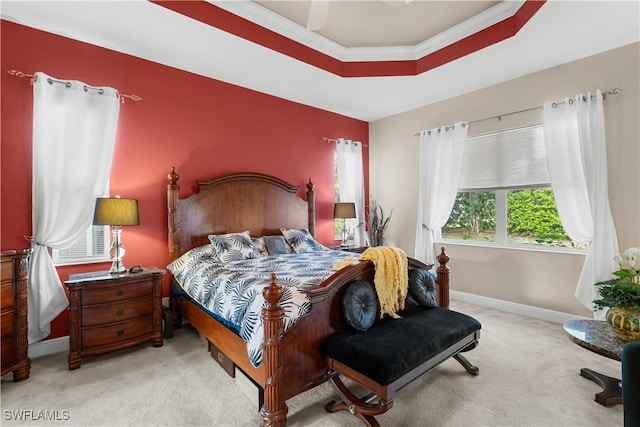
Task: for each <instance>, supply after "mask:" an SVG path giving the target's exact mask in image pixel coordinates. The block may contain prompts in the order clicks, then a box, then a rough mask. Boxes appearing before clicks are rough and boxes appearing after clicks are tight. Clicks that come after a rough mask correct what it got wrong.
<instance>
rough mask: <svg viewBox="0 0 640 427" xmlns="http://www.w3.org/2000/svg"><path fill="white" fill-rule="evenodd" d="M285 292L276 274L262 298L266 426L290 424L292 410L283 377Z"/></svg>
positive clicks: (263, 410) (277, 426)
mask: <svg viewBox="0 0 640 427" xmlns="http://www.w3.org/2000/svg"><path fill="white" fill-rule="evenodd" d="M283 292H284V290H283V289H282V287H280V286H278V285H277V284H276V275H275V274H274V273H272V274H271V284H270V285H269V286H268V287H266V288H264V290H263V291H262V295H263V296H264V299H265V300H266V301H267V308H265V309H263V310H262V318H263V320H264V351H263V358H264V359H263V361H262V363H264V364H265V385H264V404H263V405H262V408H261V409H260V415H262V425H263V426H270V427H271V426H273V427H279V426H284V425H286V423H287V412H288V411H289V409H288V408H287V405H286V403H285V401H284V383H283V376H282V363H283V362H284V359H283V355H282V345H281V341H280V339H281V338H282V333H283V318H284V309H283V308H282V307H280V306H279V305H278V301H280V298H281V297H282V294H283Z"/></svg>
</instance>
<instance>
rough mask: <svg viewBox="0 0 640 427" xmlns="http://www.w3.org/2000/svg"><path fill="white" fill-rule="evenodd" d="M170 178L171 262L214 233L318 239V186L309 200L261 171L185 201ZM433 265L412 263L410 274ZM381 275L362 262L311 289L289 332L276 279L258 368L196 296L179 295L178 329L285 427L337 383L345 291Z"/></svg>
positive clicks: (267, 290)
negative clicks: (332, 353)
mask: <svg viewBox="0 0 640 427" xmlns="http://www.w3.org/2000/svg"><path fill="white" fill-rule="evenodd" d="M167 180H168V184H167V215H168V250H169V262H173V261H175V260H177V259H178V258H180V257H181V256H182V255H183V254H185V253H186V252H188V251H190V250H192V249H194V248H197V247H199V246H202V245H206V244H207V243H208V236H209V235H212V234H213V235H220V234H225V233H235V232H241V231H248V232H249V234H250V236H252V237H259V236H275V235H280V234H281V228H286V229H301V230H304V229H306V230H308V231H309V233H310V234H311V235H312V236H313V235H315V188H314V187H315V186H314V184H313V182H312V181H311V180H309V181H308V183H307V184H306V194H304V195H306V200H304V199H303V198H302V197H300V196H299V195H298V190H299V187H297V186H295V185H290V184H288V183H286V182H284V181H282V180H280V179H278V178H275V177H273V176H268V175H264V174H258V173H236V174H227V175H223V176H219V177H216V178H212V179H208V180H203V181H196V184H197V187H196V188H195V190H196V192H195V193H194V194H192V195H190V196H188V197H186V198H183V199H180V185H179V184H178V180H179V175H178V173H177V172H176V170H175V168H172V170H171V172H170V173H169V174H168V176H167ZM303 193H304V192H303ZM356 256H357V254H356ZM448 261H449V258H448V256H447V255H446V254H445V252H444V248H443V249H442V252H441V254H440V256H439V264H440V265H439V266H438V267H437V269H436V274H437V280H436V282H437V287H438V303H439V305H440V306H441V307H448V305H449V269H448V267H447V265H446V264H447V262H448ZM431 267H432V266H428V265H425V264H423V263H422V262H420V261H417V260H415V259H412V258H408V268H409V269H410V270H411V269H416V268H425V269H428V268H431ZM374 273H375V271H374V267H373V264H372V263H371V262H369V261H360V262H355V263H353V264H352V265H349V266H347V267H345V268H342V269H341V270H339V271H336V272H335V273H333V274H331V275H329V276H328V277H327V278H326V279H324V280H323V281H322V282H321V283H320V284H318V285H317V286H314V287H313V288H309V289H305V290H304V291H303V292H304V294H305V295H306V298H307V299H308V301H309V307H308V312H307V313H306V314H304V315H303V316H301V317H298V318H297V319H296V320H295V322H294V323H293V324H292V325H290V326H289V327H287V328H285V327H284V323H285V320H284V318H285V313H284V309H282V307H280V306H279V305H278V302H279V300H280V298H281V296H282V294H283V292H284V289H283V286H281V285H280V284H278V276H277V275H276V274H272V275H271V277H270V280H269V282H270V283H269V284H268V286H266V287H264V290H263V292H262V295H263V297H264V300H265V301H266V302H265V304H264V308H263V309H262V310H261V316H262V323H263V335H264V336H263V347H262V354H261V359H260V363H259V364H258V365H257V366H255V365H254V363H252V358H251V357H250V355H249V352H248V351H247V342H246V341H245V340H244V339H243V338H241V336H240V334H239V333H238V331H236V330H234V329H233V328H230V327H229V326H228V325H225V323H224V322H222V321H220V319H218V318H217V317H215V316H212V315H211V314H210V313H209V311H208V310H206V309H205V308H203V306H201V305H200V304H198V303H197V302H195V301H193V300H192V299H191V298H188V297H186V296H183V295H173V296H172V298H171V309H172V311H173V313H174V315H175V321H176V324H179V323H180V321H179V319H181V318H184V319H185V320H186V321H188V322H189V323H190V324H191V325H192V326H193V327H194V328H195V329H196V330H198V332H199V333H200V334H202V335H203V336H204V337H205V338H206V339H207V340H208V341H209V343H210V344H211V345H213V346H215V348H216V349H217V350H218V351H219V352H221V353H222V354H224V356H225V357H226V359H228V360H229V361H230V362H231V363H232V364H233V366H234V367H235V368H237V369H240V370H241V371H242V372H243V373H244V374H245V375H246V376H248V377H249V378H251V379H252V380H253V381H254V382H255V384H257V385H258V386H259V387H260V389H261V391H262V393H263V404H262V407H261V409H260V414H261V416H262V420H263V425H285V424H286V417H287V406H286V400H288V399H290V398H291V397H293V396H296V395H298V394H300V393H302V392H304V391H306V390H309V389H311V388H313V387H315V386H317V385H318V384H321V383H323V382H324V381H327V380H328V379H329V377H328V374H327V367H326V363H325V360H324V358H323V357H322V355H321V354H320V352H319V347H320V345H321V344H322V343H323V342H324V341H325V340H326V338H327V337H328V336H331V335H333V334H335V333H337V332H340V331H343V330H344V329H345V328H347V325H346V323H345V320H344V319H343V316H342V312H341V308H340V298H341V296H342V293H343V292H344V290H345V288H346V287H347V285H348V284H350V283H351V282H353V281H355V280H366V281H372V280H373V277H374ZM253 362H255V359H254V360H253Z"/></svg>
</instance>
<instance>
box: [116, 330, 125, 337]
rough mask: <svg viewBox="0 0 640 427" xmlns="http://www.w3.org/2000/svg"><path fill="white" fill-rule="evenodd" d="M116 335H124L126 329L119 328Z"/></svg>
mask: <svg viewBox="0 0 640 427" xmlns="http://www.w3.org/2000/svg"><path fill="white" fill-rule="evenodd" d="M116 335H118V336H122V335H124V329H118V332H116Z"/></svg>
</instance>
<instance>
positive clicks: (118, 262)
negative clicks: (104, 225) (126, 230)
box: [109, 227, 127, 274]
mask: <svg viewBox="0 0 640 427" xmlns="http://www.w3.org/2000/svg"><path fill="white" fill-rule="evenodd" d="M111 233H112V235H113V239H112V241H111V251H110V252H111V259H112V260H113V262H112V263H111V270H109V274H122V273H124V272H125V271H127V269H126V267H125V266H124V264H123V263H122V257H123V256H124V245H123V244H122V239H121V233H122V229H121V228H120V227H113V230H112V231H111Z"/></svg>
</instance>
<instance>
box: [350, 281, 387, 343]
mask: <svg viewBox="0 0 640 427" xmlns="http://www.w3.org/2000/svg"><path fill="white" fill-rule="evenodd" d="M341 302H342V315H343V316H344V320H345V321H346V322H347V324H348V325H349V326H351V327H353V328H355V329H357V330H358V331H366V330H367V329H369V328H370V327H371V325H373V322H374V321H375V320H376V316H377V314H378V296H377V295H376V291H375V290H374V289H373V286H371V283H369V282H366V281H364V280H356V281H355V282H353V283H351V284H350V285H349V287H348V288H347V289H346V290H345V291H344V294H343V295H342V301H341Z"/></svg>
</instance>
